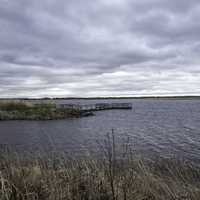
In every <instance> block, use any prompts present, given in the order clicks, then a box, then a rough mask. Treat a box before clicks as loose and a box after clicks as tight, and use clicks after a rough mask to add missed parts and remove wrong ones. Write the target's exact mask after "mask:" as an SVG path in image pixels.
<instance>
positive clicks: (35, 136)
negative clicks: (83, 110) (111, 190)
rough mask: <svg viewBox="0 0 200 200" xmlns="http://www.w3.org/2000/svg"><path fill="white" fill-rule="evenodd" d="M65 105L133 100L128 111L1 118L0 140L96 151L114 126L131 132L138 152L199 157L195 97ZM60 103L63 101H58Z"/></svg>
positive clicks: (199, 111)
mask: <svg viewBox="0 0 200 200" xmlns="http://www.w3.org/2000/svg"><path fill="white" fill-rule="evenodd" d="M64 102H67V103H74V102H76V103H81V104H90V103H97V102H132V103H133V109H132V110H107V111H98V112H96V113H95V116H91V117H84V118H79V119H66V120H55V121H54V120H53V121H1V122H0V143H1V144H8V145H12V146H18V147H23V148H29V147H31V148H33V149H34V148H40V147H42V148H43V147H44V148H46V147H54V148H55V149H57V150H59V151H69V152H73V153H79V152H82V151H84V150H87V149H90V150H97V148H96V145H97V144H96V140H98V141H99V140H102V138H103V137H104V136H105V134H106V133H107V132H111V130H112V129H114V132H115V135H116V137H118V138H124V137H127V136H129V137H130V138H131V142H132V144H133V147H134V149H135V151H136V152H137V153H140V154H144V155H147V156H164V157H169V156H170V157H174V156H175V157H177V156H178V157H184V158H188V159H195V160H199V161H200V101H199V100H79V101H78V100H76V101H69V100H67V101H66V100H65V101H64ZM62 103H63V101H62Z"/></svg>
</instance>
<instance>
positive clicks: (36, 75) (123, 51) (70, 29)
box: [0, 0, 200, 98]
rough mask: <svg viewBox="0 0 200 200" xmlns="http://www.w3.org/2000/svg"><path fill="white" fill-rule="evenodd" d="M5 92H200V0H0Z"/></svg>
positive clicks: (0, 76)
mask: <svg viewBox="0 0 200 200" xmlns="http://www.w3.org/2000/svg"><path fill="white" fill-rule="evenodd" d="M0 27H1V28H0V98H13V97H14V98H16V97H22V98H23V97H31V98H39V97H97V96H105V97H106V96H163V95H200V1H199V0H139V1H138V0H42V1H41V0H0Z"/></svg>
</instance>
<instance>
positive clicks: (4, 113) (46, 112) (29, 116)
mask: <svg viewBox="0 0 200 200" xmlns="http://www.w3.org/2000/svg"><path fill="white" fill-rule="evenodd" d="M80 115H81V113H80V111H78V110H76V109H61V108H56V105H55V104H53V103H48V104H38V105H34V104H32V103H29V102H14V101H8V102H0V120H52V119H65V118H69V117H80Z"/></svg>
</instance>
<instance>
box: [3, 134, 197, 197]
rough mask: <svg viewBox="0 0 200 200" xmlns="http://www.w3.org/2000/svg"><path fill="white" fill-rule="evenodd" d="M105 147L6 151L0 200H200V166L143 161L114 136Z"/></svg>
mask: <svg viewBox="0 0 200 200" xmlns="http://www.w3.org/2000/svg"><path fill="white" fill-rule="evenodd" d="M101 148H102V150H101V152H102V154H101V156H98V157H96V156H93V155H91V154H87V155H85V156H82V157H77V158H75V157H66V156H65V155H63V154H56V153H51V154H48V155H44V154H42V153H39V154H37V155H32V154H29V155H26V156H24V155H23V156H22V155H19V154H13V153H3V154H1V158H0V199H5V200H12V199H13V200H26V199H27V200H35V199H38V200H199V199H200V169H199V168H197V167H194V166H192V165H191V164H187V163H185V162H180V161H177V160H170V159H168V160H167V159H165V160H164V159H162V160H159V161H156V162H147V161H142V159H138V158H136V157H135V156H134V153H132V151H131V148H130V147H129V145H127V144H125V145H123V150H121V152H120V153H119V152H117V147H116V144H115V140H114V137H112V136H108V137H107V139H106V140H105V142H104V144H103V145H102V146H101ZM119 155H120V156H119Z"/></svg>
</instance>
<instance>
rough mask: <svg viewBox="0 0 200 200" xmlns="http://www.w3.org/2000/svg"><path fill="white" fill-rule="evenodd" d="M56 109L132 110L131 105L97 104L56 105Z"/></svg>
mask: <svg viewBox="0 0 200 200" xmlns="http://www.w3.org/2000/svg"><path fill="white" fill-rule="evenodd" d="M57 108H72V109H77V110H80V111H99V110H110V109H132V103H97V104H85V105H80V104H57Z"/></svg>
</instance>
